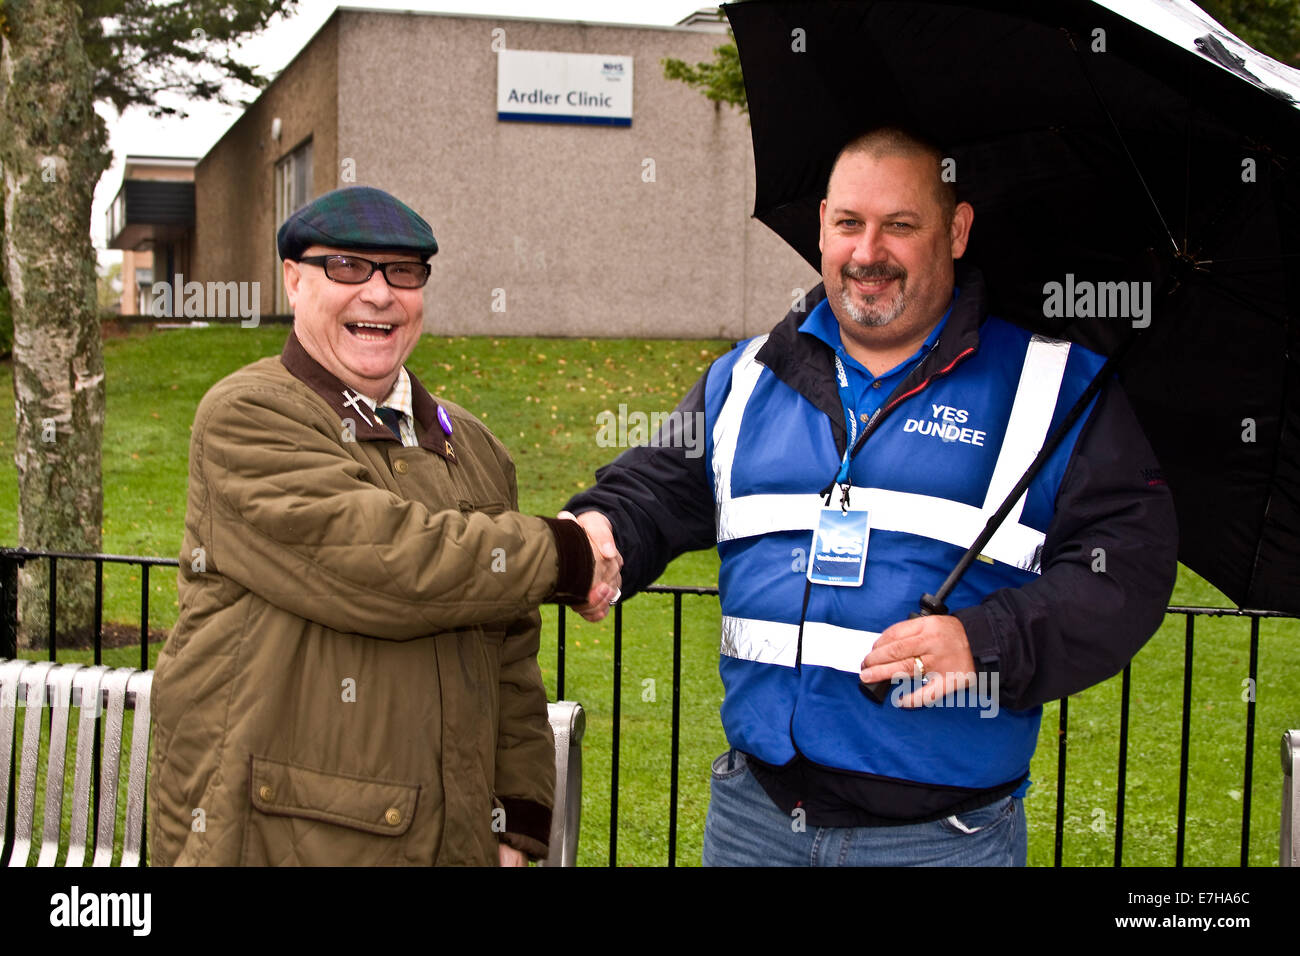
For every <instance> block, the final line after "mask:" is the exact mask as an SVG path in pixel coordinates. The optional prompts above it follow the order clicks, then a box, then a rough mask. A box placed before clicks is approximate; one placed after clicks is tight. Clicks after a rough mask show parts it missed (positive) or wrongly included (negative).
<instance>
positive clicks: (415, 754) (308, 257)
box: [150, 187, 618, 866]
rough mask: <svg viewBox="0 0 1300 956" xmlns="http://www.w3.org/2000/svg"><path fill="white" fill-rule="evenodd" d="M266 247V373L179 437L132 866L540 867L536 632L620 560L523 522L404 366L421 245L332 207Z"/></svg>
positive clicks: (549, 752)
mask: <svg viewBox="0 0 1300 956" xmlns="http://www.w3.org/2000/svg"><path fill="white" fill-rule="evenodd" d="M278 244H279V252H280V256H281V258H282V259H283V260H284V263H283V269H284V286H285V291H286V293H287V295H288V298H289V302H290V304H291V305H292V308H293V313H294V325H293V332H292V333H291V334H290V336H289V339H288V341H287V342H286V343H285V347H284V351H283V353H282V354H281V355H280V356H278V357H274V358H265V359H262V360H261V361H258V362H254V363H253V364H252V365H249V366H247V367H245V368H243V369H241V370H240V371H238V372H236V373H234V374H233V375H231V376H229V377H227V378H225V379H223V380H222V381H220V382H218V383H217V384H216V385H215V386H213V388H212V389H211V391H209V392H208V394H207V395H206V396H205V397H204V398H203V401H202V402H201V403H200V405H199V409H198V413H197V414H196V416H195V420H194V428H193V433H192V436H191V444H190V472H189V500H188V505H187V510H186V516H185V540H184V543H183V545H182V551H181V558H182V560H181V569H180V604H181V613H180V618H179V620H178V621H177V624H176V627H175V629H174V630H173V632H172V634H171V637H170V639H169V640H168V641H167V645H166V646H165V647H164V648H163V651H162V653H161V654H160V656H159V658H158V665H157V670H156V674H155V679H154V701H155V703H154V706H155V708H156V711H155V719H154V736H153V772H152V774H151V776H150V803H151V812H150V824H151V831H150V854H151V862H152V863H153V864H155V865H159V864H213V865H227V866H229V865H282V864H306V865H313V864H330V865H370V864H381V865H404V864H405V865H422V864H423V865H427V864H449V865H496V864H497V863H498V862H499V863H501V864H507V865H522V864H524V863H526V861H527V858H529V857H531V858H533V859H539V858H542V857H544V856H545V855H546V852H547V841H548V838H549V834H550V821H551V804H552V794H553V789H554V775H555V771H554V767H555V757H554V750H553V743H552V739H551V734H550V728H549V725H548V723H547V717H546V694H545V691H544V689H543V686H542V679H541V673H540V671H539V669H538V666H537V657H536V655H537V647H538V636H539V627H540V617H539V615H538V613H537V607H538V605H539V604H540V603H542V602H545V601H563V602H569V603H575V604H591V603H594V604H597V605H599V604H601V603H602V602H603V603H604V604H605V606H606V607H607V606H608V602H609V600H610V599H611V598H612V597H613V596H614V595H615V593H616V588H617V586H618V566H617V559H616V557H614V556H613V555H612V554H611V555H608V556H607V555H605V554H601V553H598V552H596V550H595V549H594V548H593V546H592V544H591V543H590V541H589V540H588V538H587V535H586V533H585V532H584V531H583V530H582V528H581V527H580V526H579V525H578V524H577V522H574V521H571V520H557V519H549V518H537V517H530V516H527V515H522V514H519V513H518V512H517V511H516V510H515V509H516V508H517V505H518V502H517V496H516V489H515V469H514V465H513V463H512V462H511V460H510V457H509V455H508V454H507V453H506V450H505V449H504V448H503V447H502V445H501V443H500V442H498V441H497V440H496V438H495V437H493V435H492V434H491V432H489V431H488V430H487V428H486V427H485V426H484V425H483V423H482V422H480V421H479V420H478V419H477V418H475V417H474V416H473V415H471V414H469V413H468V412H467V411H465V410H464V409H462V408H460V407H459V406H457V405H454V404H452V403H450V402H446V401H442V400H441V399H439V400H435V399H434V398H433V397H432V396H431V395H430V394H429V392H428V391H426V390H425V388H424V386H423V385H421V384H420V382H419V381H418V380H417V379H416V378H415V376H414V375H412V374H410V373H409V372H408V371H407V370H406V369H405V368H404V367H403V363H404V362H405V361H406V359H407V358H408V357H409V356H410V354H411V352H412V350H413V349H414V348H415V345H416V342H417V341H418V339H419V337H420V332H421V315H422V309H423V286H424V284H425V283H426V281H427V280H428V277H429V272H430V266H429V263H428V259H429V258H430V257H431V256H432V255H433V254H434V253H435V252H437V249H438V246H437V243H436V242H435V240H434V237H433V233H432V231H431V230H430V228H429V225H428V223H426V222H425V221H424V220H423V219H422V218H421V217H420V216H418V215H417V214H416V213H415V212H414V211H412V210H411V209H410V208H408V207H407V206H406V205H404V204H403V203H401V202H400V201H398V200H397V199H395V198H394V197H392V196H390V195H388V194H387V193H384V192H382V191H380V190H377V189H371V188H368V187H351V188H347V189H340V190H336V191H334V192H331V193H327V194H326V195H324V196H321V197H320V198H318V199H316V200H315V201H313V202H311V203H309V204H308V205H307V206H305V207H303V208H302V209H300V210H298V211H297V212H296V213H294V214H293V215H292V216H291V217H290V218H289V219H288V220H286V221H285V223H284V225H283V226H282V227H281V228H280V232H279V235H278ZM611 550H612V549H611Z"/></svg>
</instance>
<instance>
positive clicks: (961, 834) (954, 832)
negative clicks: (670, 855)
mask: <svg viewBox="0 0 1300 956" xmlns="http://www.w3.org/2000/svg"><path fill="white" fill-rule="evenodd" d="M729 758H730V761H729ZM729 762H730V768H728V764H729ZM1021 803H1022V801H1020V800H1019V799H1016V798H1014V797H1006V798H1004V799H1002V800H998V801H996V802H994V803H991V804H989V805H988V806H986V807H980V808H979V809H978V810H972V811H970V812H969V813H963V814H961V815H960V818H958V817H955V816H953V817H948V818H947V819H946V820H937V821H935V822H933V823H915V824H909V825H907V826H898V827H816V826H806V825H803V821H802V820H801V819H800V817H799V816H798V815H797V813H795V814H788V813H783V812H781V809H780V808H779V807H777V806H776V804H774V803H773V802H772V800H771V798H770V797H768V795H767V793H766V792H765V791H764V790H763V788H762V786H760V785H759V782H758V781H757V780H755V779H754V775H753V774H751V773H750V772H749V769H748V768H747V767H746V766H745V755H744V754H742V753H740V752H739V751H731V752H730V753H729V754H725V753H724V754H723V755H722V756H721V757H719V758H718V759H717V760H715V761H714V762H713V784H712V797H711V799H710V801H709V815H708V819H707V821H706V822H705V824H704V865H705V866H1024V865H1025V860H1026V858H1027V856H1028V846H1029V845H1028V833H1027V831H1026V829H1025V811H1024V808H1023V807H1022V806H1021Z"/></svg>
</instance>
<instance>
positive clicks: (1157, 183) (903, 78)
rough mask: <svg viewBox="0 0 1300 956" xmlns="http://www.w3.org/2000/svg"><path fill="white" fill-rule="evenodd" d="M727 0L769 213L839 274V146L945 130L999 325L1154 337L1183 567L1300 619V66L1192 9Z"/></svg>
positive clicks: (1157, 403)
mask: <svg viewBox="0 0 1300 956" xmlns="http://www.w3.org/2000/svg"><path fill="white" fill-rule="evenodd" d="M724 9H725V10H726V11H727V15H728V17H729V19H730V20H731V24H732V29H733V30H734V32H735V35H736V41H737V46H738V48H739V51H740V59H741V66H742V69H743V71H744V75H745V88H746V93H747V97H748V101H749V112H750V118H751V124H752V130H753V138H754V156H755V166H756V173H757V195H756V200H755V212H754V214H755V216H757V217H758V218H759V219H760V220H761V221H763V222H764V223H766V224H767V225H769V226H770V227H771V228H772V229H774V230H775V231H776V232H777V233H778V234H779V235H781V236H782V238H784V239H785V240H786V241H787V242H788V243H790V245H791V246H793V247H794V248H795V249H796V250H797V251H798V252H799V253H800V254H801V255H803V257H804V258H805V259H807V260H808V261H809V262H810V263H812V264H813V265H814V266H815V267H817V268H820V262H821V259H820V253H819V252H818V248H817V237H818V206H819V203H820V201H821V199H822V197H823V196H824V195H825V185H826V178H827V175H828V174H829V171H830V166H831V163H832V161H833V159H834V156H835V154H836V152H837V151H838V149H839V147H840V146H841V145H842V144H843V143H844V142H845V141H847V140H848V139H850V138H852V137H853V136H854V135H856V134H858V133H861V132H863V131H865V130H867V129H870V128H872V127H875V126H881V125H899V126H904V127H907V128H910V129H913V130H915V131H916V132H918V133H921V134H923V135H925V136H928V137H930V138H931V139H933V140H935V141H936V142H938V143H939V144H941V146H942V147H943V149H944V152H945V156H946V157H947V159H948V162H947V163H946V165H945V169H946V171H947V173H948V174H951V176H952V178H953V179H954V181H955V183H956V186H957V189H958V194H959V196H960V198H961V199H963V200H966V201H968V202H970V203H971V204H972V205H973V206H974V208H975V223H974V228H973V230H972V236H971V242H970V245H969V247H968V250H967V253H966V256H965V260H966V261H969V262H973V263H974V264H975V265H977V266H979V267H980V269H981V270H982V271H983V272H984V275H985V279H986V280H987V286H988V292H989V298H990V302H991V304H992V307H993V311H994V312H995V314H998V315H1001V316H1003V317H1005V318H1007V319H1010V320H1011V321H1014V322H1017V323H1018V324H1021V325H1024V326H1026V327H1029V328H1032V329H1034V330H1035V331H1038V332H1042V333H1044V334H1047V335H1054V336H1058V337H1062V338H1067V339H1070V340H1072V341H1076V342H1079V343H1080V344H1082V345H1085V346H1086V347H1088V348H1091V349H1093V350H1095V351H1098V352H1101V353H1103V354H1108V355H1109V354H1112V353H1113V352H1114V351H1116V349H1117V348H1119V347H1120V345H1121V343H1123V342H1124V341H1125V340H1126V339H1127V338H1129V337H1130V336H1132V335H1134V334H1138V335H1139V338H1138V340H1137V342H1136V344H1135V345H1134V347H1133V349H1132V351H1131V352H1130V353H1129V354H1128V355H1126V356H1125V359H1124V361H1123V363H1122V365H1121V368H1120V373H1119V374H1120V379H1121V381H1122V383H1123V385H1124V387H1125V390H1126V392H1127V393H1128V395H1129V398H1130V400H1131V402H1132V404H1133V406H1134V409H1135V410H1136V412H1137V414H1138V417H1139V418H1140V420H1141V421H1142V423H1143V426H1144V428H1145V429H1146V432H1147V435H1148V437H1149V439H1150V440H1151V444H1152V447H1153V448H1154V450H1155V452H1156V454H1157V456H1158V457H1159V459H1160V461H1161V464H1162V466H1163V467H1164V469H1165V472H1166V475H1167V477H1168V480H1169V484H1170V486H1171V488H1172V489H1173V492H1174V500H1175V504H1176V507H1177V511H1178V519H1179V532H1180V542H1181V544H1180V558H1181V560H1182V561H1183V562H1184V563H1185V564H1187V565H1188V566H1189V567H1191V568H1192V569H1194V570H1196V571H1197V572H1199V573H1200V574H1202V575H1204V576H1205V577H1206V578H1207V579H1209V580H1210V581H1211V582H1212V583H1214V584H1215V585H1216V586H1217V587H1219V588H1220V589H1221V590H1222V591H1223V592H1224V593H1225V594H1227V595H1228V597H1229V598H1230V599H1232V600H1233V601H1235V602H1237V603H1238V604H1240V605H1242V606H1250V607H1263V608H1271V609H1276V610H1281V611H1286V612H1290V613H1300V229H1298V228H1297V222H1300V107H1297V106H1296V105H1295V104H1296V103H1297V101H1300V73H1297V72H1296V71H1294V70H1290V69H1289V68H1287V67H1283V66H1281V65H1280V64H1277V63H1275V62H1274V61H1272V60H1269V59H1268V58H1267V57H1264V56H1262V55H1261V54H1259V53H1256V52H1255V51H1253V50H1251V49H1250V48H1249V47H1246V46H1244V45H1243V44H1241V42H1240V41H1239V40H1237V39H1236V38H1235V37H1233V36H1232V35H1231V34H1229V33H1227V32H1226V31H1224V30H1223V28H1222V27H1220V26H1219V25H1218V24H1216V23H1215V22H1214V21H1213V20H1210V19H1209V18H1207V17H1206V16H1205V15H1204V14H1203V13H1201V12H1200V11H1199V10H1198V9H1197V8H1195V7H1194V6H1192V5H1191V4H1188V3H1184V2H1181V0H1141V2H1139V0H1109V2H1107V3H1105V4H1101V3H1094V2H1090V0H1054V2H1052V3H1041V2H1033V0H983V2H978V3H961V4H958V3H949V2H942V0H937V2H928V3H903V2H859V3H847V2H789V0H785V2H773V0H750V2H745V3H739V4H731V5H728V6H727V7H725V8H724ZM1153 31H1159V32H1153ZM1103 284H1104V285H1103ZM1139 327H1140V328H1139ZM1135 330H1137V331H1136V332H1135Z"/></svg>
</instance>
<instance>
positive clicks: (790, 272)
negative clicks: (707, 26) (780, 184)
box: [197, 10, 817, 338]
mask: <svg viewBox="0 0 1300 956" xmlns="http://www.w3.org/2000/svg"><path fill="white" fill-rule="evenodd" d="M496 28H501V29H503V30H504V31H505V38H506V39H505V42H506V45H507V46H508V47H510V48H513V49H521V50H525V49H526V50H554V51H560V52H568V53H607V54H618V55H624V56H631V57H633V58H634V66H633V69H634V104H633V119H632V126H631V127H630V128H616V127H597V126H580V125H560V124H542V123H503V122H498V121H497V118H496V85H497V84H496V55H495V53H494V52H493V49H492V36H493V34H492V31H493V30H494V29H496ZM722 41H723V37H720V36H719V35H718V34H717V33H713V32H705V31H695V30H687V29H659V28H637V27H621V26H600V25H584V24H575V23H545V22H537V21H528V20H512V19H505V18H487V17H482V18H480V17H466V16H440V15H427V14H388V13H378V12H371V11H348V10H340V11H339V12H338V13H337V14H335V16H334V18H333V19H332V20H331V21H330V22H329V24H328V25H327V26H326V28H325V29H324V30H323V31H322V33H321V34H320V35H318V36H317V38H316V39H315V40H314V41H313V42H312V44H311V45H310V46H309V47H308V49H307V50H306V51H305V52H304V53H303V54H300V55H299V57H298V58H297V60H295V61H294V63H292V64H291V65H290V66H289V67H288V68H287V69H286V70H285V73H284V74H283V75H282V76H281V77H280V78H279V79H278V80H277V81H276V83H275V84H273V85H272V86H271V87H270V88H269V89H268V90H267V91H266V92H265V93H264V94H263V96H262V98H261V99H260V100H259V101H258V103H257V104H255V105H254V106H253V107H252V108H251V109H250V110H249V113H248V114H247V115H245V116H244V117H242V118H241V119H240V121H239V122H238V123H236V124H235V126H234V127H233V128H232V130H231V131H230V133H228V134H227V136H226V137H225V138H224V139H223V140H222V141H221V142H220V143H219V144H218V145H217V146H216V147H214V148H213V150H212V152H210V153H209V154H208V156H207V157H205V158H204V160H203V161H202V163H201V164H200V166H199V176H198V187H197V188H198V194H199V210H198V216H199V226H198V242H199V253H198V259H199V265H198V266H197V268H198V269H201V270H202V274H201V275H198V276H197V277H198V278H200V279H209V278H213V279H223V280H231V279H235V280H238V279H246V278H259V277H260V278H263V280H264V281H267V279H268V278H269V276H268V273H269V262H270V256H271V253H270V252H269V250H271V245H270V238H269V237H270V235H271V232H272V224H271V216H272V194H271V192H272V186H271V184H272V180H273V168H274V162H275V160H276V159H278V158H279V157H280V156H282V155H284V154H285V153H287V152H288V151H290V150H291V149H292V148H294V147H295V146H296V145H297V144H298V143H299V142H300V141H301V137H303V136H305V135H307V134H308V133H313V134H314V136H315V140H314V156H313V164H314V171H315V176H316V180H315V182H316V188H315V192H316V193H321V192H325V191H327V190H328V189H331V188H334V187H336V186H341V185H348V184H349V183H345V182H343V181H342V179H341V170H342V169H343V168H345V164H346V165H347V166H348V167H349V168H354V169H355V176H356V179H355V182H356V183H357V184H360V185H372V186H378V187H380V188H382V189H386V190H388V191H390V192H392V193H394V194H395V195H397V196H399V197H400V198H401V199H403V200H404V201H406V202H407V203H409V204H410V205H411V206H412V207H413V208H414V209H415V210H416V211H417V212H419V213H420V214H421V215H423V216H424V217H425V218H426V219H428V220H429V222H430V224H431V225H432V226H433V231H434V235H435V236H436V237H437V238H438V242H439V245H440V247H441V251H440V252H439V253H438V255H437V256H435V257H434V259H433V261H432V264H433V267H434V269H433V277H432V278H431V279H430V282H429V286H428V288H427V290H426V295H425V324H426V328H427V329H428V330H429V331H432V332H440V333H443V334H491V335H575V336H577V335H583V336H620V335H627V336H701V337H705V336H707V337H713V336H717V337H722V338H742V337H745V336H748V335H753V334H757V333H759V332H764V331H767V330H768V329H769V328H771V326H772V325H773V324H775V323H776V322H777V321H778V320H779V319H780V318H781V317H782V316H783V315H784V314H785V311H786V309H787V308H789V304H790V301H791V295H790V290H791V289H792V288H794V287H795V286H801V287H804V288H807V287H808V286H809V285H811V284H812V283H814V282H815V281H816V279H817V277H816V274H815V272H814V271H813V270H812V269H810V268H809V267H808V266H807V265H806V264H805V263H804V262H803V261H802V260H801V259H800V258H799V257H798V256H797V255H796V254H795V253H794V252H792V251H791V250H790V249H789V248H788V247H787V246H786V245H785V244H784V243H783V242H781V241H780V240H779V239H777V238H776V237H775V236H774V235H773V234H772V233H771V232H770V230H768V229H767V227H766V226H763V225H761V224H759V223H757V222H755V221H753V220H752V219H750V216H749V214H750V211H751V210H752V207H753V195H754V184H753V159H752V154H751V146H750V136H749V126H748V124H747V122H746V119H745V117H744V116H743V115H741V114H739V113H737V112H736V111H734V110H732V109H730V108H729V107H725V106H715V105H714V104H712V103H710V102H709V101H708V100H706V99H705V98H704V96H703V95H701V94H700V93H698V92H696V91H695V90H692V89H690V88H689V87H687V86H685V85H683V84H681V83H677V82H670V81H668V80H665V79H664V78H663V70H662V67H661V66H660V63H659V61H660V60H661V59H662V58H663V57H665V56H676V57H679V58H682V59H685V60H687V61H690V62H694V61H697V60H705V59H709V58H710V57H711V56H712V50H713V48H714V47H715V46H717V45H718V44H719V43H721V42H722ZM333 53H336V61H335V62H336V63H337V76H336V79H337V110H336V111H335V112H333V114H332V115H331V116H328V117H327V116H326V115H325V113H326V110H325V109H324V104H323V91H324V90H326V89H331V88H333V87H332V86H331V83H332V81H333V80H334V77H333V76H331V74H330V73H329V67H328V64H327V61H328V59H329V55H330V54H333ZM299 89H301V90H303V91H304V92H303V93H302V95H301V96H299V98H297V99H296V101H295V100H294V99H293V97H292V96H291V95H290V93H291V91H296V90H299ZM309 90H310V91H312V92H310V93H308V92H307V91H309ZM397 92H401V93H402V94H403V96H404V97H406V99H405V100H404V101H403V102H404V103H405V106H403V105H401V104H399V102H398V101H397V100H396V99H395V98H394V94H395V93H397ZM295 102H296V104H297V107H298V108H297V109H295V110H292V111H291V110H290V109H289V105H290V104H291V103H295ZM275 115H279V116H281V118H282V121H283V123H284V127H285V132H284V136H283V139H282V144H283V147H284V148H283V149H282V150H280V151H279V152H278V153H275V154H274V155H272V154H271V153H270V152H268V151H267V150H265V149H264V148H261V149H259V147H258V145H257V143H258V140H259V138H260V139H261V140H265V139H269V129H270V122H271V117H272V116H275ZM334 123H336V124H337V125H336V126H335V125H332V124H334ZM263 146H265V144H263ZM647 159H652V160H653V161H654V182H645V181H643V171H644V169H645V166H644V163H643V161H644V160H647ZM349 160H351V161H352V162H351V163H348V162H347V161H349ZM250 180H251V181H250ZM263 263H267V264H263ZM259 270H260V271H259ZM270 288H273V286H268V290H269V289H270ZM496 290H502V291H503V293H504V303H505V311H504V312H494V311H493V308H492V306H493V303H494V301H495V302H500V301H501V295H500V293H497V292H496ZM269 301H271V300H270V298H269V295H267V294H264V296H263V302H269Z"/></svg>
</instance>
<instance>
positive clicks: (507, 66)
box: [497, 50, 632, 126]
mask: <svg viewBox="0 0 1300 956" xmlns="http://www.w3.org/2000/svg"><path fill="white" fill-rule="evenodd" d="M497 119H498V120H505V121H508V122H525V123H587V124H595V125H597V126H631V125H632V58H631V57H630V56H612V55H611V56H606V55H605V54H593V53H549V52H545V51H541V50H501V51H499V52H498V53H497Z"/></svg>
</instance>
